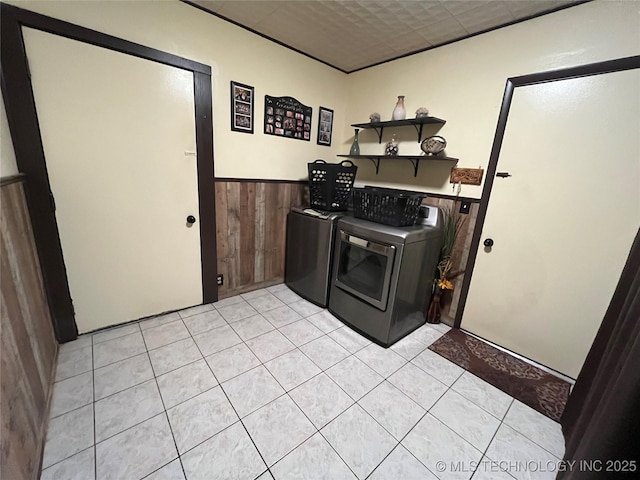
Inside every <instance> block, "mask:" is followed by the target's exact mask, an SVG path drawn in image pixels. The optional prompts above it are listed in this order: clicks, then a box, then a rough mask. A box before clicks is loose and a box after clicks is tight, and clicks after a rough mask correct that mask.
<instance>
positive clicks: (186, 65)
mask: <svg viewBox="0 0 640 480" xmlns="http://www.w3.org/2000/svg"><path fill="white" fill-rule="evenodd" d="M10 11H11V12H13V14H14V15H15V16H16V18H17V21H18V22H19V23H20V25H21V26H23V27H31V28H35V29H37V30H41V31H43V32H47V33H52V34H54V35H59V36H61V37H66V38H70V39H72V40H78V41H80V42H84V43H88V44H91V45H95V46H97V47H102V48H107V49H109V50H115V51H116V52H120V53H126V54H127V55H133V56H134V57H139V58H144V59H145V60H151V61H153V62H158V63H163V64H165V65H169V66H172V67H176V68H180V69H182V70H189V71H192V72H200V73H204V74H206V75H211V67H210V66H209V65H205V64H203V63H199V62H195V61H193V60H189V59H187V58H183V57H179V56H177V55H173V54H171V53H167V52H163V51H162V50H156V49H155V48H150V47H145V46H144V45H140V44H139V43H134V42H130V41H128V40H124V39H122V38H118V37H113V36H111V35H107V34H106V33H102V32H98V31H96V30H91V29H89V28H85V27H81V26H79V25H75V24H73V23H69V22H65V21H63V20H58V19H57V18H52V17H47V16H45V15H41V14H39V13H35V12H32V11H29V10H24V9H22V8H18V7H14V6H11V5H7V4H5V3H3V4H2V16H4V15H6V14H7V12H10Z"/></svg>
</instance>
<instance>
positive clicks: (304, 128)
mask: <svg viewBox="0 0 640 480" xmlns="http://www.w3.org/2000/svg"><path fill="white" fill-rule="evenodd" d="M312 116H313V108H311V107H309V106H307V105H304V104H303V103H300V102H299V101H298V100H296V99H295V98H293V97H271V96H269V95H265V96H264V134H265V135H275V136H277V137H283V138H291V139H294V140H303V141H305V142H310V141H311V119H312Z"/></svg>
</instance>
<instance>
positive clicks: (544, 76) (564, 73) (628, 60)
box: [509, 55, 640, 87]
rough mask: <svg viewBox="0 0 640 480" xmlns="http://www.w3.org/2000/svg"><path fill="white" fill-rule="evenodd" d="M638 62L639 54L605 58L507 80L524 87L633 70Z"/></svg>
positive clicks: (639, 60) (639, 59) (639, 61)
mask: <svg viewBox="0 0 640 480" xmlns="http://www.w3.org/2000/svg"><path fill="white" fill-rule="evenodd" d="M639 63H640V55H636V56H633V57H623V58H616V59H615V60H607V61H605V62H598V63H590V64H587V65H578V66H576V67H569V68H561V69H558V70H550V71H548V72H540V73H532V74H529V75H521V76H519V77H512V78H510V79H509V80H511V82H512V83H513V84H514V86H516V87H524V86H527V85H536V84H539V83H548V82H555V81H557V80H569V79H571V78H580V77H589V76H592V75H602V74H605V73H613V72H623V71H625V70H633V69H635V68H639V67H638V65H639Z"/></svg>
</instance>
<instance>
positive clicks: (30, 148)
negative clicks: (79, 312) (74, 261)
mask: <svg viewBox="0 0 640 480" xmlns="http://www.w3.org/2000/svg"><path fill="white" fill-rule="evenodd" d="M0 8H1V10H0V35H1V37H0V64H1V66H2V73H1V75H2V96H3V98H4V103H5V107H6V111H7V120H8V123H9V130H10V131H11V138H12V141H13V146H14V150H15V154H16V162H17V164H18V169H19V170H20V171H21V172H22V173H24V174H25V175H27V176H28V177H29V182H27V183H26V184H25V187H26V188H25V194H26V199H27V207H28V209H29V216H30V217H31V224H32V226H33V234H34V238H35V242H36V247H37V251H38V258H39V260H40V265H41V267H42V277H43V281H44V287H45V292H46V294H47V302H48V304H49V308H50V311H51V318H52V321H53V329H54V332H55V334H56V338H57V339H58V341H60V342H68V341H70V340H74V339H75V338H76V337H77V336H78V330H77V327H76V323H75V320H74V312H73V305H72V303H71V295H70V293H69V284H68V281H67V271H66V268H65V265H64V260H63V258H62V246H61V244H60V236H59V233H58V224H57V223H56V218H55V214H54V211H53V207H52V204H51V187H50V185H49V177H48V175H47V167H46V163H45V158H44V150H43V147H42V139H41V137H40V127H39V125H38V117H37V113H36V104H35V100H34V98H33V91H32V90H31V79H30V78H29V70H28V66H27V57H26V54H25V47H24V42H23V38H22V30H21V27H20V21H19V18H18V16H19V14H20V12H21V11H22V10H20V9H17V8H15V7H10V6H8V5H6V4H4V3H3V4H1V5H0Z"/></svg>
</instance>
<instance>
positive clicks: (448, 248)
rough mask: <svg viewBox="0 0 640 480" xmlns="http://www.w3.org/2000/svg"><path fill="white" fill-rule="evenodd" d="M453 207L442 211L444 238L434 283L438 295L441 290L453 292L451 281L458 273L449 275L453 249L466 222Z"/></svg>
mask: <svg viewBox="0 0 640 480" xmlns="http://www.w3.org/2000/svg"><path fill="white" fill-rule="evenodd" d="M454 207H455V205H451V206H449V207H445V208H444V209H443V210H442V218H443V232H444V236H443V240H442V248H441V249H440V259H439V261H438V277H437V278H436V279H435V281H434V292H435V293H440V292H441V291H442V290H453V283H452V282H451V280H452V279H453V278H455V277H456V276H457V275H459V273H460V272H458V273H456V274H452V273H451V268H452V267H453V259H452V254H453V247H454V245H455V243H456V240H457V238H458V234H459V233H460V230H461V229H462V226H463V225H464V222H465V221H466V217H463V216H462V215H460V214H459V213H458V212H456V211H455V209H454Z"/></svg>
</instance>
